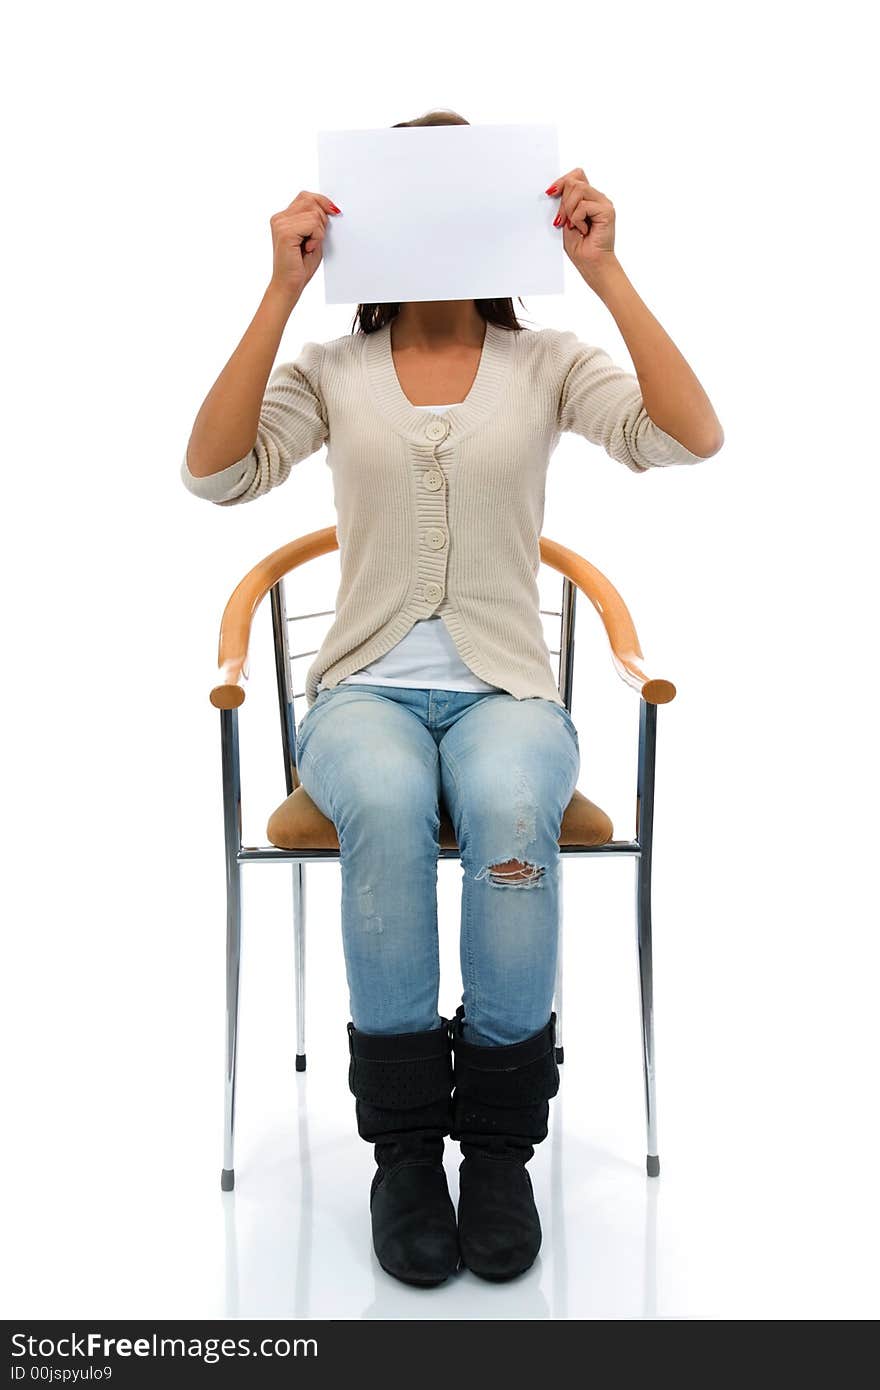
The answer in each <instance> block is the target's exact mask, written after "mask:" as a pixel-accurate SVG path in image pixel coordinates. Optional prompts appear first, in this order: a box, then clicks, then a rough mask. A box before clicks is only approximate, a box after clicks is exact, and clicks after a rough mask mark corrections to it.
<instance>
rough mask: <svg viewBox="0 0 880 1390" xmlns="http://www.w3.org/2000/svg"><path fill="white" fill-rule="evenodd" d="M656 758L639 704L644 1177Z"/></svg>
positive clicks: (653, 1145) (651, 711)
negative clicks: (644, 1121)
mask: <svg viewBox="0 0 880 1390" xmlns="http://www.w3.org/2000/svg"><path fill="white" fill-rule="evenodd" d="M656 759H657V706H656V705H652V704H648V703H647V701H646V700H644V699H642V700H641V702H640V706H639V761H638V794H637V799H636V838H637V839H638V842H639V846H640V850H639V854H638V856H637V858H636V935H637V940H638V950H639V993H640V996H641V1003H642V1063H643V1066H644V1071H645V1120H646V1124H647V1130H648V1160H647V1168H648V1177H649V1178H656V1177H658V1176H659V1173H660V1159H659V1157H658V1155H657V1093H656V1080H655V1071H654V961H653V950H652V938H651V861H652V858H653V853H654V773H655V766H656Z"/></svg>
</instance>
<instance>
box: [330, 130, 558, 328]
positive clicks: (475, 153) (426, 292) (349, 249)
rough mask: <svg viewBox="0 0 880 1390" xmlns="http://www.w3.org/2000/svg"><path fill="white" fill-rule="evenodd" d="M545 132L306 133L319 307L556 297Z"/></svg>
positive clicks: (552, 150)
mask: <svg viewBox="0 0 880 1390" xmlns="http://www.w3.org/2000/svg"><path fill="white" fill-rule="evenodd" d="M558 145H559V141H558V134H557V128H556V126H550V125H452V126H405V127H401V128H397V129H382V130H323V131H319V132H318V180H319V183H318V190H317V191H318V192H319V193H323V194H324V195H325V196H326V197H328V198H330V199H332V201H333V202H334V203H335V204H336V206H337V207H339V208H341V209H342V216H337V215H335V214H333V213H331V214H329V215H328V219H327V229H326V234H325V237H324V251H323V258H322V265H323V269H324V292H325V302H326V303H327V304H387V303H401V304H402V303H406V302H408V301H412V300H432V299H507V298H511V299H515V298H516V296H517V295H523V296H525V295H527V294H562V293H563V287H564V280H563V256H564V255H565V251H564V250H563V246H562V233H561V230H560V229H559V228H558V227H554V226H553V218H554V217H555V216H556V212H557V210H558V208H559V199H558V198H557V197H550V196H548V194H547V193H545V192H544V190H545V189H546V188H548V187H549V185H550V184H551V183H552V182H553V180H554V179H555V178H556V177H557V176H558V175H559V174H560V173H561V170H560V169H559V149H558Z"/></svg>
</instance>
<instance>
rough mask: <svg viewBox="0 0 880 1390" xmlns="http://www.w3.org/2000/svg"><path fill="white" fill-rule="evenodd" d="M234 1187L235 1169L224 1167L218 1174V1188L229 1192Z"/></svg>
mask: <svg viewBox="0 0 880 1390" xmlns="http://www.w3.org/2000/svg"><path fill="white" fill-rule="evenodd" d="M234 1187H235V1169H234V1168H224V1169H223V1171H222V1173H221V1174H220V1188H221V1191H223V1192H231V1191H232V1189H233V1188H234Z"/></svg>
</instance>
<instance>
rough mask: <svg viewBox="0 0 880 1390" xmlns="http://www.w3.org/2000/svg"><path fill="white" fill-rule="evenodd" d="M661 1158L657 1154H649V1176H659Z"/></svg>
mask: <svg viewBox="0 0 880 1390" xmlns="http://www.w3.org/2000/svg"><path fill="white" fill-rule="evenodd" d="M659 1176H660V1160H659V1158H658V1157H657V1155H656V1154H648V1177H649V1178H659Z"/></svg>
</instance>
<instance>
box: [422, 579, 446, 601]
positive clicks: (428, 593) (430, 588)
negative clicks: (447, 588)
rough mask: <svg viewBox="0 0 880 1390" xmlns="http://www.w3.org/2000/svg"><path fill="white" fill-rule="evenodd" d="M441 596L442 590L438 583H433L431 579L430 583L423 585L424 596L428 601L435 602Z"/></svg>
mask: <svg viewBox="0 0 880 1390" xmlns="http://www.w3.org/2000/svg"><path fill="white" fill-rule="evenodd" d="M442 597H443V590H442V589H441V587H440V585H439V584H435V583H434V581H433V580H432V581H431V583H430V584H426V585H425V598H426V599H427V600H428V602H429V603H436V602H437V600H438V599H441V598H442Z"/></svg>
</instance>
